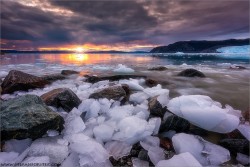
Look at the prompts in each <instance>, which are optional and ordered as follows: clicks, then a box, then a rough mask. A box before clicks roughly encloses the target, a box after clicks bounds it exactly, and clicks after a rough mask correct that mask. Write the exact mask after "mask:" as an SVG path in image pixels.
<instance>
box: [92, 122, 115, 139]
mask: <svg viewBox="0 0 250 167" xmlns="http://www.w3.org/2000/svg"><path fill="white" fill-rule="evenodd" d="M93 132H94V135H95V137H96V138H97V139H100V140H101V141H102V142H107V141H109V140H110V139H111V138H112V136H113V133H114V128H113V127H111V126H109V125H106V124H101V125H99V126H96V127H95V128H94V129H93Z"/></svg>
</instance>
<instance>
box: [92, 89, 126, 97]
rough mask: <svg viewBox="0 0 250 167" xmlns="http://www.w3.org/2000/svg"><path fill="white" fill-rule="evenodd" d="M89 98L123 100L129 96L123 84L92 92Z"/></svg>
mask: <svg viewBox="0 0 250 167" xmlns="http://www.w3.org/2000/svg"><path fill="white" fill-rule="evenodd" d="M89 98H93V99H102V98H107V99H109V100H110V99H113V100H122V99H124V98H127V93H126V91H125V89H124V88H123V87H122V86H111V87H108V88H105V89H102V90H100V91H97V92H95V93H93V94H91V95H90V96H89Z"/></svg>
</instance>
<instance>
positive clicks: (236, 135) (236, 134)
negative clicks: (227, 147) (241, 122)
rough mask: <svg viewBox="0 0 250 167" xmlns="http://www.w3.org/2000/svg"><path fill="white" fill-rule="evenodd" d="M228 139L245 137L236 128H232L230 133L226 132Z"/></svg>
mask: <svg viewBox="0 0 250 167" xmlns="http://www.w3.org/2000/svg"><path fill="white" fill-rule="evenodd" d="M226 136H227V138H229V139H244V138H245V137H244V136H243V135H242V134H241V133H240V131H239V130H238V129H235V130H233V131H232V132H230V133H227V134H226Z"/></svg>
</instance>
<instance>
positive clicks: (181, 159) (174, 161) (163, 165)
mask: <svg viewBox="0 0 250 167" xmlns="http://www.w3.org/2000/svg"><path fill="white" fill-rule="evenodd" d="M167 166H171V167H181V166H185V167H202V165H201V164H200V163H199V162H198V161H197V160H196V159H195V158H194V157H193V156H192V155H191V154H190V153H189V152H186V153H182V154H179V155H175V156H173V157H172V158H171V159H169V160H162V161H159V162H158V163H157V165H156V167H167Z"/></svg>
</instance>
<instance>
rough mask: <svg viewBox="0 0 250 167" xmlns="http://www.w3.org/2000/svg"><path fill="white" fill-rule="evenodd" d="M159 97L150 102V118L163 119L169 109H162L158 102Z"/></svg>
mask: <svg viewBox="0 0 250 167" xmlns="http://www.w3.org/2000/svg"><path fill="white" fill-rule="evenodd" d="M157 97H158V96H155V97H152V98H151V99H150V100H149V102H148V109H149V112H150V116H152V117H161V118H163V116H164V114H165V112H166V111H167V109H166V107H162V105H161V103H160V102H159V101H158V100H157Z"/></svg>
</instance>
